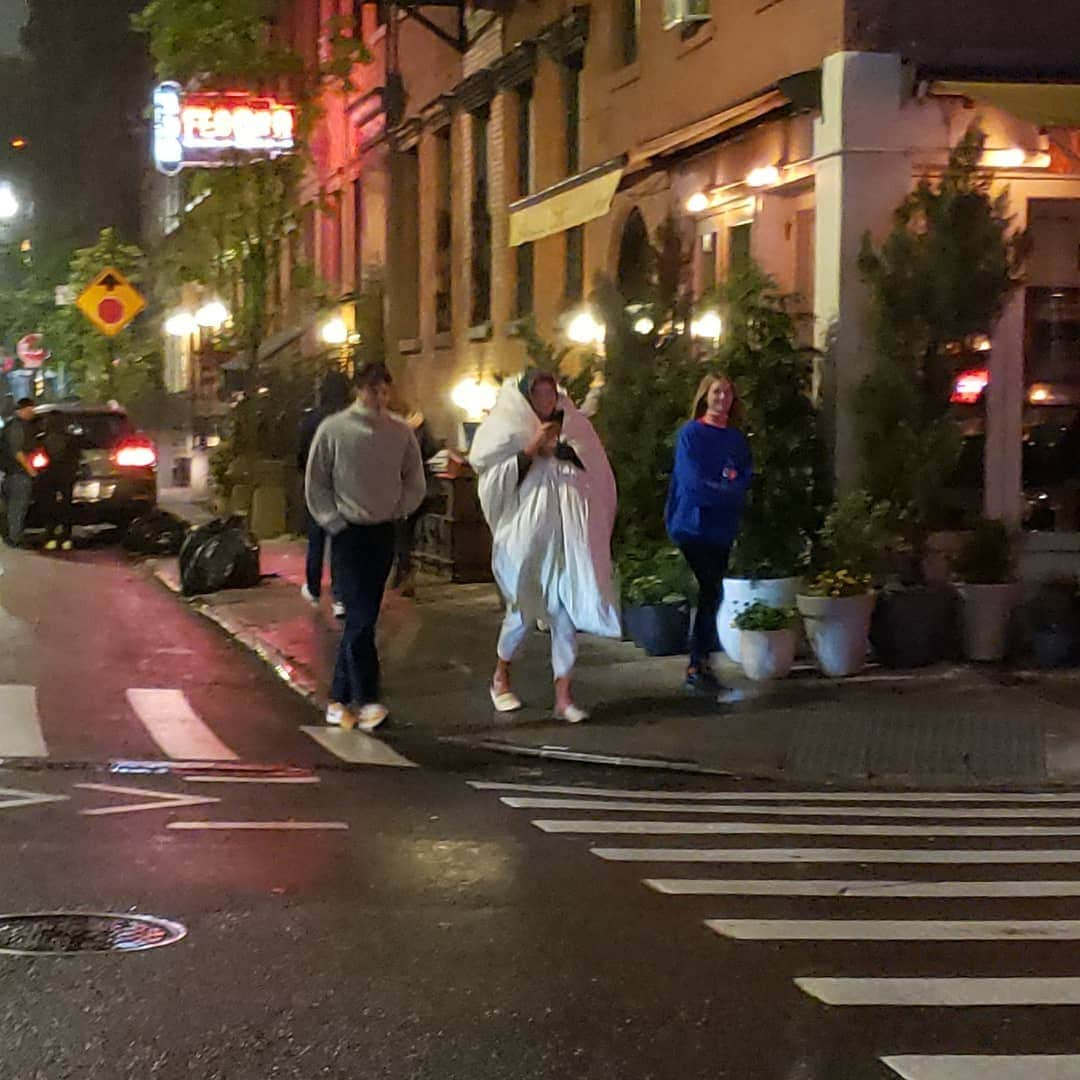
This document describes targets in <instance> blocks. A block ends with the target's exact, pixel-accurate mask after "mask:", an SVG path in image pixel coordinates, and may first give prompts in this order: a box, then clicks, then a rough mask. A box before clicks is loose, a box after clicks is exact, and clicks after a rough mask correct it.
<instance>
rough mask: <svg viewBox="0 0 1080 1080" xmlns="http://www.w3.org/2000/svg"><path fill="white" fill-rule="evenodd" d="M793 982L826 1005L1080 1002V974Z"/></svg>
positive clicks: (956, 1004)
mask: <svg viewBox="0 0 1080 1080" xmlns="http://www.w3.org/2000/svg"><path fill="white" fill-rule="evenodd" d="M795 985H796V986H798V988H799V989H800V990H802V991H804V992H805V993H807V994H809V995H810V996H811V997H814V998H817V1000H818V1001H822V1002H824V1003H825V1004H826V1005H908V1006H920V1005H921V1006H932V1007H978V1006H982V1007H989V1006H994V1005H1010V1006H1021V1005H1080V979H1078V978H1075V977H1072V976H1066V977H1063V978H1057V977H1045V978H1006V979H977V978H976V979H972V978H943V979H843V978H841V979H822V978H815V977H813V976H811V977H806V978H797V979H796V980H795Z"/></svg>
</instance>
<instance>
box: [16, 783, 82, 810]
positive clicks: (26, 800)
mask: <svg viewBox="0 0 1080 1080" xmlns="http://www.w3.org/2000/svg"><path fill="white" fill-rule="evenodd" d="M70 798H71V796H70V795H45V794H43V793H42V792H40V791H20V790H19V789H18V788H0V810H13V809H15V808H17V807H19V806H36V805H38V804H39V803H50V802H66V801H67V800H68V799H70Z"/></svg>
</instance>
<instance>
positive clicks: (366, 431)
mask: <svg viewBox="0 0 1080 1080" xmlns="http://www.w3.org/2000/svg"><path fill="white" fill-rule="evenodd" d="M392 381H393V380H392V379H391V376H390V372H389V371H388V370H387V369H386V366H385V365H384V364H378V363H368V364H365V365H364V366H363V367H362V368H361V369H360V371H359V372H358V373H357V376H356V386H357V400H356V402H355V404H354V405H353V406H352V407H351V408H349V409H346V410H345V411H344V412H339V413H336V414H335V415H333V416H330V417H328V418H327V419H326V420H324V421H323V423H322V424H321V425H320V426H319V430H318V431H317V432H316V433H315V439H314V441H313V442H312V444H311V452H310V454H309V455H308V463H307V475H306V483H305V492H306V497H307V505H308V510H310V511H311V516H312V517H313V518H314V519H315V520H316V521H317V522H318V523H319V525H321V526H322V527H323V528H324V529H326V531H327V532H328V533H329V534H330V536H331V537H332V540H331V545H330V559H331V570H332V574H333V578H334V582H335V585H336V588H337V590H338V596H339V598H340V600H341V601H342V603H344V605H345V630H344V633H343V634H342V637H341V645H340V647H339V649H338V657H337V664H336V666H335V668H334V680H333V684H332V686H331V688H330V702H329V705H328V706H327V710H326V722H327V723H328V724H336V725H340V726H343V727H353V726H359V727H360V729H361V730H363V731H374V730H375V729H376V728H377V727H378V726H379V725H380V724H381V723H382V722H383V721H384V720H385V719H386V717H387V715H388V713H387V709H386V706H385V705H383V704H382V702H381V701H380V700H379V697H380V693H379V654H378V652H377V650H376V648H375V625H376V622H377V620H378V617H379V607H380V605H381V604H382V597H383V591H384V590H385V588H386V579H387V578H388V577H389V575H390V568H391V567H392V566H393V562H394V536H395V522H398V521H400V520H401V519H402V518H405V517H408V516H409V514H411V513H412V512H413V511H414V510H415V509H416V508H417V507H418V506H419V505H420V503H421V502H422V501H423V498H424V495H425V493H426V481H425V477H424V463H423V460H422V459H421V457H420V448H419V446H417V443H416V439H415V437H414V436H413V433H412V431H411V430H410V429H409V426H408V425H407V424H406V423H404V422H403V421H401V420H399V419H397V418H396V417H394V416H392V415H391V414H390V413H389V412H388V411H387V403H388V402H389V399H390V385H391V382H392Z"/></svg>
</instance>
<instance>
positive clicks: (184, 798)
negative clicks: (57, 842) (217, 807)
mask: <svg viewBox="0 0 1080 1080" xmlns="http://www.w3.org/2000/svg"><path fill="white" fill-rule="evenodd" d="M75 786H76V787H77V788H83V789H84V790H85V791H108V792H110V793H112V794H115V795H149V796H150V798H151V799H156V800H157V801H156V802H141V803H127V804H126V805H124V806H101V807H98V808H97V809H96V810H80V811H79V813H80V814H83V815H85V816H86V817H96V816H98V815H101V814H133V813H135V812H136V811H139V810H174V809H176V807H178V806H198V805H199V804H200V803H216V802H221V800H220V799H217V798H211V797H209V796H206V795H178V794H176V793H175V792H171V791H147V790H146V789H145V788H131V787H116V786H115V785H113V784H76V785H75Z"/></svg>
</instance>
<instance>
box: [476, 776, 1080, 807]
mask: <svg viewBox="0 0 1080 1080" xmlns="http://www.w3.org/2000/svg"><path fill="white" fill-rule="evenodd" d="M469 786H470V787H472V788H475V789H476V790H477V791H532V792H536V793H537V794H543V795H578V796H593V795H595V796H611V797H613V798H618V799H645V800H649V799H673V800H676V801H679V800H682V801H684V802H686V801H698V800H705V801H715V802H739V801H747V802H841V803H843V802H898V803H904V802H918V803H921V802H926V803H935V802H966V803H967V802H1003V803H1026V802H1032V803H1035V802H1071V803H1080V791H1074V792H1067V791H1041V792H1031V793H1025V792H1018V791H981V792H980V791H642V790H640V789H638V790H630V789H621V788H588V787H580V788H579V787H560V786H557V785H552V784H507V783H497V782H495V781H492V780H470V781H469Z"/></svg>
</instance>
